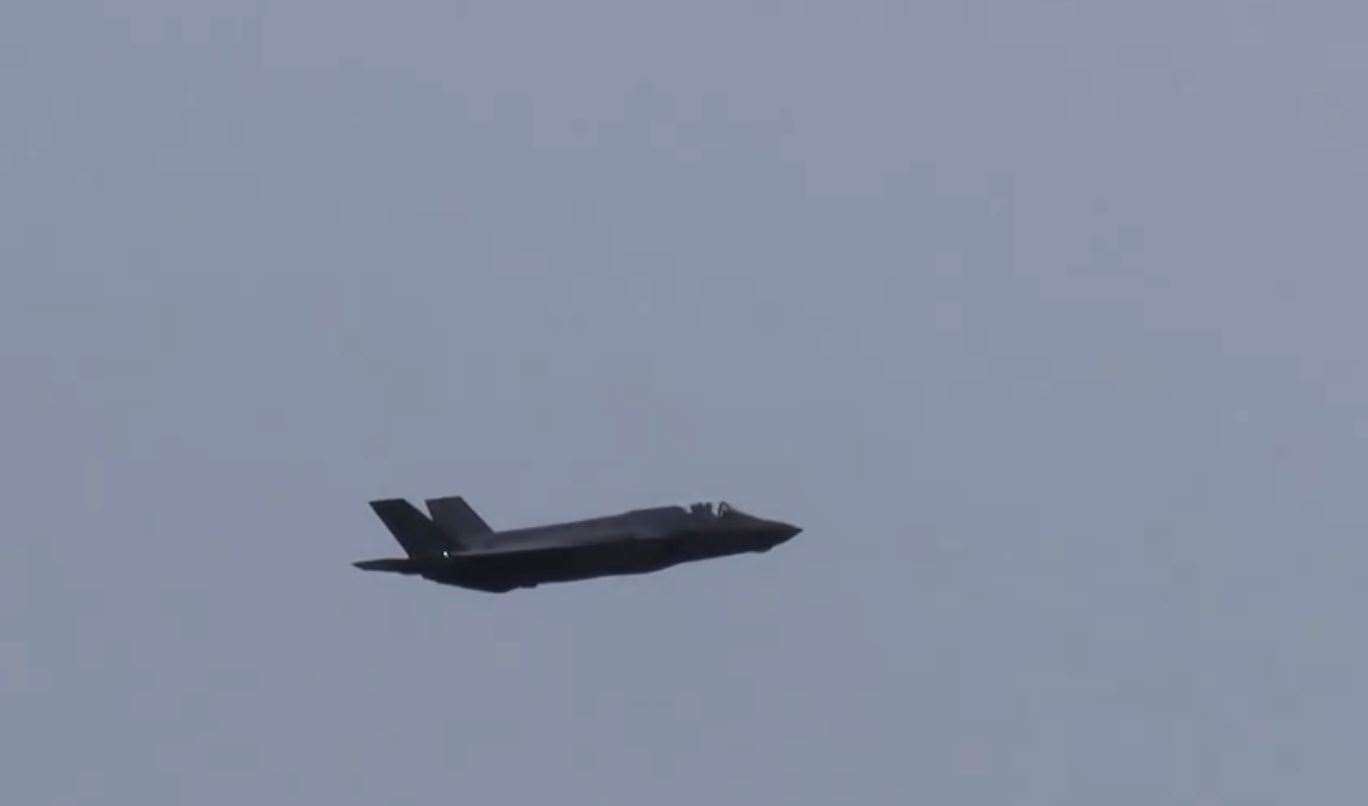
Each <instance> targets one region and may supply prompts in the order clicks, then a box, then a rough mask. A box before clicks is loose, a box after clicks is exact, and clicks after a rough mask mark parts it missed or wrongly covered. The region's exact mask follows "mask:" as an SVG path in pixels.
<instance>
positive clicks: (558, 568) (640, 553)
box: [354, 496, 802, 593]
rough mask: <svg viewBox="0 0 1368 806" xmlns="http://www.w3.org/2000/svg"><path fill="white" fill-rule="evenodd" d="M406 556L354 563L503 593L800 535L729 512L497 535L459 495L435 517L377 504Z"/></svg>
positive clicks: (665, 514) (439, 503) (630, 517)
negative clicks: (545, 583) (544, 583)
mask: <svg viewBox="0 0 1368 806" xmlns="http://www.w3.org/2000/svg"><path fill="white" fill-rule="evenodd" d="M370 505H371V509H374V510H375V514H377V515H379V516H380V520H382V521H384V522H385V526H387V527H389V530H390V533H391V534H393V535H394V538H395V540H398V541H399V544H400V545H401V546H403V547H404V551H405V552H406V553H407V554H408V556H407V557H399V558H392V559H385V560H364V561H362V562H358V563H354V565H355V566H356V567H357V568H361V569H363V570H366V571H391V572H394V573H399V574H416V575H418V576H421V577H423V578H424V579H429V580H432V581H433V582H440V583H443V584H446V585H456V586H459V587H462V588H472V589H474V590H481V591H490V592H497V593H502V592H505V591H509V590H512V589H513V588H530V587H535V586H537V585H539V584H541V583H543V582H565V581H569V580H574V579H590V578H592V577H600V576H609V575H616V574H642V573H646V572H649V571H658V570H660V569H662V568H668V567H669V566H672V565H677V564H679V563H682V562H689V561H692V560H704V559H707V558H709V557H723V556H726V555H729V554H741V553H743V552H748V551H769V550H770V549H772V548H774V547H775V546H777V545H779V544H780V543H783V542H784V541H785V540H788V539H789V538H791V537H793V536H794V535H796V534H798V533H799V532H800V531H802V530H801V529H799V528H798V527H797V526H792V525H790V524H787V523H783V522H781V521H771V520H765V519H764V518H757V517H755V516H753V515H747V514H746V513H744V512H742V511H741V510H739V509H737V508H735V507H733V506H731V505H729V504H727V503H726V502H725V501H724V502H722V503H720V504H718V505H717V507H716V509H714V508H713V505H712V504H693V505H692V506H690V507H689V508H688V509H687V510H686V509H684V508H683V507H656V508H653V509H637V510H632V511H631V512H624V513H622V514H621V515H610V516H608V517H604V518H592V519H590V520H583V521H573V522H571V523H558V524H552V525H549V526H534V527H530V528H526V529H509V530H507V531H503V532H495V531H493V530H492V529H490V528H489V525H488V524H486V523H485V522H484V520H483V519H482V518H481V517H480V516H479V515H477V514H475V510H473V509H471V508H470V505H469V504H467V503H466V502H465V500H464V499H463V498H460V497H459V496H453V497H450V498H435V499H429V500H428V501H427V507H428V512H430V513H431V514H432V517H430V518H429V517H428V516H427V515H424V514H423V513H422V512H419V511H418V509H417V508H416V507H414V506H413V505H412V504H410V503H409V502H408V501H406V500H404V499H402V498H390V499H385V500H381V501H372V502H371V503H370Z"/></svg>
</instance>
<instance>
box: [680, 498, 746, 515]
mask: <svg viewBox="0 0 1368 806" xmlns="http://www.w3.org/2000/svg"><path fill="white" fill-rule="evenodd" d="M689 514H690V515H694V516H699V517H704V518H725V517H727V516H729V515H740V514H742V512H741V510H739V509H737V508H736V507H734V506H732V505H731V504H729V503H727V502H726V501H719V502H717V509H716V510H714V509H713V505H712V502H710V501H705V502H702V503H698V504H690V505H689Z"/></svg>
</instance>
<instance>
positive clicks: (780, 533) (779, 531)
mask: <svg viewBox="0 0 1368 806" xmlns="http://www.w3.org/2000/svg"><path fill="white" fill-rule="evenodd" d="M801 531H803V530H802V529H800V528H798V527H797V526H794V525H793V524H791V523H780V524H777V526H776V528H775V530H774V533H775V535H776V536H777V537H778V538H779V539H780V540H781V541H782V540H788V539H790V538H792V537H793V536H794V535H796V534H798V533H799V532H801Z"/></svg>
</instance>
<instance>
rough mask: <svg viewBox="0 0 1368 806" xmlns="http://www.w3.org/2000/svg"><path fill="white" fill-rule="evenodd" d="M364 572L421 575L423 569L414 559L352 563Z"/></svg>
mask: <svg viewBox="0 0 1368 806" xmlns="http://www.w3.org/2000/svg"><path fill="white" fill-rule="evenodd" d="M352 565H354V566H356V567H357V568H360V569H361V570H362V571H393V572H394V573H396V574H421V573H422V572H423V569H422V568H420V567H419V566H420V565H422V564H421V563H418V562H414V561H413V559H412V558H407V557H406V558H403V559H387V560H362V561H361V562H357V563H352Z"/></svg>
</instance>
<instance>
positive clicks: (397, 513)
mask: <svg viewBox="0 0 1368 806" xmlns="http://www.w3.org/2000/svg"><path fill="white" fill-rule="evenodd" d="M370 505H371V509H373V510H375V514H376V515H379V516H380V520H382V521H384V522H385V526H386V527H388V528H389V530H390V534H392V535H394V539H395V540H398V541H399V545H401V546H403V547H404V551H406V552H407V553H408V556H410V557H438V556H441V555H442V554H444V553H446V552H454V551H460V550H461V545H460V544H459V543H458V542H457V541H456V540H455V539H453V538H452V537H451V536H449V535H447V534H446V533H445V532H443V531H442V530H441V529H440V528H439V527H438V526H437V524H435V523H433V522H432V521H431V520H429V519H428V517H427V516H426V515H424V514H423V513H421V512H419V511H418V510H417V508H415V507H414V506H413V504H410V503H409V502H408V501H406V500H404V499H402V498H387V499H385V500H382V501H372V502H370ZM377 570H378V569H377Z"/></svg>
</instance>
